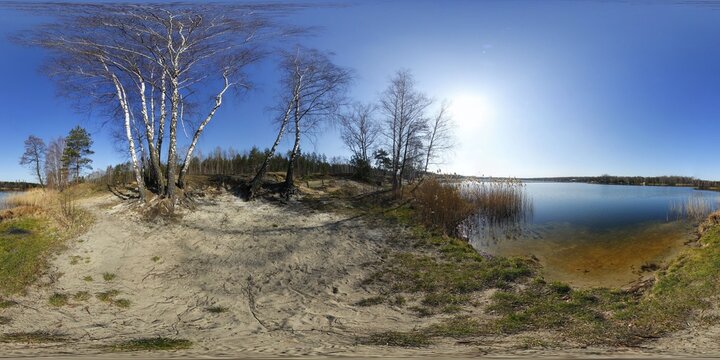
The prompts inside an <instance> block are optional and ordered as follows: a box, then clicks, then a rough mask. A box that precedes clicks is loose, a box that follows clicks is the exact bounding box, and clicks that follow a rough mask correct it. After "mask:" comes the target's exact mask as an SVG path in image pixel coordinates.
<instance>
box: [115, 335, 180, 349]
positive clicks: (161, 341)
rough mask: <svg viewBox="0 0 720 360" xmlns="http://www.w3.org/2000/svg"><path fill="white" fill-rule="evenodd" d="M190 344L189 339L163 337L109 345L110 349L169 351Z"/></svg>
mask: <svg viewBox="0 0 720 360" xmlns="http://www.w3.org/2000/svg"><path fill="white" fill-rule="evenodd" d="M191 346H192V342H191V341H190V340H185V339H171V338H164V337H154V338H142V339H135V340H129V341H125V342H121V343H119V344H115V345H111V346H109V350H111V351H169V350H183V349H189V348H190V347H191Z"/></svg>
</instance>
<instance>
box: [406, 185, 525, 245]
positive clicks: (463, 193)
mask: <svg viewBox="0 0 720 360" xmlns="http://www.w3.org/2000/svg"><path fill="white" fill-rule="evenodd" d="M415 204H416V208H417V209H418V210H419V211H418V213H419V216H420V218H421V221H422V222H423V223H424V224H425V225H426V226H428V227H431V228H436V229H440V230H441V231H443V232H444V233H445V234H447V235H452V236H461V237H464V236H467V233H468V231H469V230H470V229H471V228H473V227H475V226H476V224H477V223H478V222H480V223H482V225H496V224H506V223H517V222H520V221H524V220H526V218H527V216H528V215H529V214H531V213H532V203H531V201H530V200H529V199H528V198H527V195H526V193H525V185H524V184H523V183H522V182H520V181H516V180H503V181H492V182H466V183H461V184H443V183H440V182H439V181H437V180H435V179H428V180H425V181H424V182H423V183H422V184H421V185H419V186H418V188H417V189H416V191H415Z"/></svg>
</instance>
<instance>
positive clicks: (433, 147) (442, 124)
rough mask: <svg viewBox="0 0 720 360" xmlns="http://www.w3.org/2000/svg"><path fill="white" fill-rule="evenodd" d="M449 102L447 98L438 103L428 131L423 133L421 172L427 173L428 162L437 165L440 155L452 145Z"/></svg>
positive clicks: (451, 122)
mask: <svg viewBox="0 0 720 360" xmlns="http://www.w3.org/2000/svg"><path fill="white" fill-rule="evenodd" d="M449 109H450V102H448V101H447V100H445V101H443V102H442V103H441V104H440V109H439V110H438V112H437V114H435V116H434V117H433V118H432V119H431V121H430V125H429V127H428V131H427V133H426V134H425V144H426V146H425V166H424V168H423V174H424V173H427V171H428V167H429V166H430V164H434V165H437V164H438V163H440V162H441V157H442V155H443V154H444V153H446V152H447V151H449V150H450V149H452V148H453V146H454V144H455V143H454V141H453V140H454V136H453V130H454V123H453V120H452V117H451V116H450V110H449Z"/></svg>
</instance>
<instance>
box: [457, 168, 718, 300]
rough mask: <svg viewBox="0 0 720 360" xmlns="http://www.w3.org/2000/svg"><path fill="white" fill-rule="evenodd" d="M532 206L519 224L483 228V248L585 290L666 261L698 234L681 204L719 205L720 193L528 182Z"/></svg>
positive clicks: (476, 242) (479, 239) (478, 243)
mask: <svg viewBox="0 0 720 360" xmlns="http://www.w3.org/2000/svg"><path fill="white" fill-rule="evenodd" d="M524 186H525V193H526V196H527V198H528V200H529V202H530V204H531V205H530V209H531V211H529V212H528V214H527V216H525V219H524V221H523V222H522V223H514V224H504V225H493V226H490V225H482V224H480V223H477V224H476V227H475V228H474V229H473V230H472V231H471V233H470V234H469V237H470V242H471V244H472V245H473V246H474V247H475V248H476V249H478V250H480V251H482V252H486V253H489V254H493V255H500V256H535V257H536V258H537V259H538V260H539V261H540V263H541V264H543V271H544V274H545V276H546V278H548V279H551V280H559V281H564V282H568V283H571V284H573V285H575V286H580V287H592V286H622V285H625V284H628V283H630V282H632V281H634V280H637V279H638V278H640V277H641V276H642V275H643V274H644V273H645V271H646V270H647V269H648V268H652V267H653V265H662V264H663V263H665V262H667V261H668V260H669V259H670V258H672V257H673V256H674V255H676V254H677V253H678V252H679V251H680V250H681V249H682V248H683V247H684V246H685V244H686V243H688V242H691V241H693V240H694V239H695V237H694V236H695V235H694V234H693V230H694V224H693V223H692V221H689V220H686V219H685V218H684V217H683V216H681V214H680V212H679V209H682V207H683V205H685V204H687V203H688V201H690V202H692V203H694V204H703V206H706V207H707V208H708V209H717V208H718V204H720V193H718V192H712V191H700V190H694V189H691V188H685V187H663V186H622V185H600V184H584V183H538V182H528V183H525V185H524Z"/></svg>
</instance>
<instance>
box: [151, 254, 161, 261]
mask: <svg viewBox="0 0 720 360" xmlns="http://www.w3.org/2000/svg"><path fill="white" fill-rule="evenodd" d="M150 260H152V261H153V262H158V261H160V257H159V256H157V255H155V256H153V257H152V258H151V259H150Z"/></svg>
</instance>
